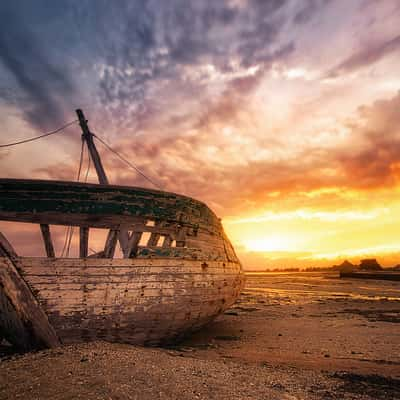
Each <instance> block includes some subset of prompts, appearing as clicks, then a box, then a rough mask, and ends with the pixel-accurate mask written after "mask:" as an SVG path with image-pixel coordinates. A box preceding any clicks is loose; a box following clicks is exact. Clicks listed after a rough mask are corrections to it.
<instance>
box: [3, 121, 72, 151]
mask: <svg viewBox="0 0 400 400" xmlns="http://www.w3.org/2000/svg"><path fill="white" fill-rule="evenodd" d="M76 122H78V120H77V119H75V120H74V121H71V122H68V124H65V125H63V126H62V127H60V128H58V129H56V130H54V131H51V132H47V133H44V134H43V135H39V136H35V137H32V138H29V139H24V140H20V141H19V142H13V143H7V144H0V148H3V147H11V146H16V145H18V144H23V143H28V142H33V141H34V140H38V139H41V138H44V137H46V136H50V135H54V134H55V133H58V132H61V131H63V130H64V129H65V128H67V127H68V126H70V125H72V124H75V123H76Z"/></svg>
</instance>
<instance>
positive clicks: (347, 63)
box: [327, 35, 400, 78]
mask: <svg viewBox="0 0 400 400" xmlns="http://www.w3.org/2000/svg"><path fill="white" fill-rule="evenodd" d="M394 52H400V35H398V36H395V37H394V38H392V39H390V40H387V41H385V42H383V43H377V44H372V45H371V44H368V45H367V46H366V48H365V49H362V50H361V51H358V52H355V53H354V54H352V55H351V56H350V57H348V58H346V59H345V60H343V61H342V62H341V63H339V64H338V65H337V66H335V67H334V68H333V69H332V70H331V71H329V72H328V74H327V77H328V78H334V77H336V76H338V75H341V74H346V73H350V72H353V71H356V70H358V69H361V68H364V67H367V66H370V65H372V64H374V63H376V62H378V61H380V60H381V59H383V58H384V57H385V56H387V55H389V54H391V53H394Z"/></svg>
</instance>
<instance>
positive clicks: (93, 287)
mask: <svg viewBox="0 0 400 400" xmlns="http://www.w3.org/2000/svg"><path fill="white" fill-rule="evenodd" d="M22 265H23V269H22V270H21V271H20V272H21V275H22V277H23V279H24V280H25V281H26V282H27V283H28V285H29V287H30V288H31V289H32V291H33V293H34V294H35V296H36V298H37V299H38V301H39V304H40V306H41V307H42V309H43V310H44V312H45V313H46V315H47V316H48V320H49V322H50V325H51V326H52V327H53V328H54V330H55V332H56V334H57V336H58V337H59V338H60V340H61V342H62V343H73V342H80V341H88V340H100V339H101V340H106V341H116V342H125V343H134V344H158V343H166V342H171V341H174V340H177V339H178V338H180V337H182V336H183V335H185V334H187V333H188V332H191V331H193V330H196V329H198V328H199V327H201V326H202V325H204V324H206V323H207V322H209V321H210V320H211V319H213V318H214V317H215V316H216V315H218V314H219V313H221V312H223V311H224V310H225V309H226V308H228V307H229V306H230V305H232V303H233V302H234V301H235V299H236V298H237V297H238V296H239V294H240V291H241V289H242V287H243V283H244V277H243V274H242V273H241V272H240V266H239V265H238V264H236V263H230V262H219V261H211V262H207V263H206V262H201V261H189V260H162V259H158V260H156V259H154V260H136V259H114V260H108V259H86V260H80V259H57V260H49V259H38V258H25V259H23V260H22Z"/></svg>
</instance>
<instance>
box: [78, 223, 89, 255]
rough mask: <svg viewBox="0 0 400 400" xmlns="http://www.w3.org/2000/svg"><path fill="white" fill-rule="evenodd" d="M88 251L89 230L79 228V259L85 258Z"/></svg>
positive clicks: (83, 227)
mask: <svg viewBox="0 0 400 400" xmlns="http://www.w3.org/2000/svg"><path fill="white" fill-rule="evenodd" d="M88 251H89V228H88V227H87V226H81V227H80V228H79V257H80V258H86V257H87V256H88Z"/></svg>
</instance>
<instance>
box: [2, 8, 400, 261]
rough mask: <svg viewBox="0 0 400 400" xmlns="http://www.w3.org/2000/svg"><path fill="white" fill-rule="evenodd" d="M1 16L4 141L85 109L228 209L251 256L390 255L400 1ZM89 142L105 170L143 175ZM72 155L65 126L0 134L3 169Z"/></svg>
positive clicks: (160, 169)
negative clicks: (58, 131)
mask: <svg viewBox="0 0 400 400" xmlns="http://www.w3.org/2000/svg"><path fill="white" fill-rule="evenodd" d="M0 18H1V24H0V117H1V130H0V144H3V143H8V142H11V141H14V140H19V139H24V138H29V137H31V136H35V135H37V134H40V133H42V132H46V131H49V130H52V129H55V128H57V127H59V126H60V125H62V124H64V123H66V122H69V121H72V120H74V119H75V114H74V110H75V109H76V108H78V107H80V108H82V109H83V110H84V111H85V114H86V116H87V118H88V119H89V125H90V127H91V129H92V130H93V132H95V133H96V134H97V135H99V136H101V137H102V138H103V139H105V140H106V141H107V142H108V143H110V144H112V146H113V147H115V148H116V149H117V150H118V151H120V152H121V153H122V154H124V155H125V156H126V157H127V158H129V159H130V160H131V161H133V162H134V163H135V164H136V165H138V166H139V167H140V168H141V169H142V170H143V171H144V172H145V173H146V174H147V175H148V176H149V177H151V178H152V179H153V180H154V181H156V182H157V183H158V184H159V185H160V186H161V187H163V188H164V189H165V190H168V191H173V192H177V193H182V194H185V195H189V196H192V197H195V198H197V199H200V200H203V201H205V202H206V203H207V204H208V205H209V206H210V207H211V208H212V209H213V210H214V211H215V212H216V213H217V214H218V216H220V217H222V219H223V223H224V227H225V230H226V231H227V233H228V236H229V237H230V239H231V240H232V242H233V244H234V245H235V248H236V250H237V252H238V255H239V257H240V258H241V260H242V262H243V264H244V265H245V267H246V268H267V267H268V268H270V267H291V266H316V265H317V266H323V265H331V264H332V263H333V262H337V261H339V260H343V259H345V258H348V259H349V260H353V261H358V260H359V259H360V258H363V257H366V256H374V257H375V256H376V257H377V258H378V260H379V261H380V262H381V264H383V265H387V266H389V265H394V264H397V263H400V235H399V231H400V229H399V228H400V2H399V1H398V0H379V1H376V0H330V1H329V0H304V1H299V0H297V1H296V0H291V1H290V0H218V1H215V0H213V1H212V0H209V1H208V0H207V1H205V0H204V1H203V0H193V1H189V0H169V1H151V0H149V1H122V0H121V1H115V2H110V1H105V0H104V1H103V0H98V1H94V0H92V1H88V0H80V1H75V2H71V1H50V0H48V1H43V0H41V1H39V0H38V1H28V0H26V1H16V0H14V1H9V2H1V4H0ZM98 147H99V150H100V151H101V154H102V158H103V160H104V164H105V168H106V170H107V172H108V175H109V178H110V181H111V182H112V183H115V184H123V185H135V186H146V187H151V185H150V184H149V182H147V181H145V180H143V179H142V178H141V177H140V176H137V175H135V174H133V173H132V171H130V170H128V169H127V168H126V166H125V165H124V164H122V163H121V162H120V161H119V160H118V159H116V158H115V157H114V156H113V155H112V154H111V153H109V152H105V150H104V148H103V147H102V146H101V145H100V144H99V145H98ZM79 153H80V129H79V127H78V126H77V125H74V126H72V127H70V128H68V129H67V130H66V131H65V132H64V133H62V134H59V135H55V136H51V137H49V138H46V139H44V140H41V141H36V142H34V143H31V144H27V145H21V146H18V147H13V148H7V149H0V168H1V169H0V171H1V173H0V175H1V177H13V178H41V179H62V180H74V179H75V176H76V170H77V167H78V161H79ZM89 181H90V182H96V177H95V174H94V173H93V171H92V173H91V174H90V176H89ZM0 229H1V230H3V231H4V233H5V234H6V235H7V233H8V231H13V230H14V234H13V233H12V232H11V233H10V235H11V236H14V237H17V235H16V233H15V232H16V228H15V227H11V226H10V224H9V223H7V224H5V223H3V224H1V225H0ZM21 229H22V228H21ZM29 237H30V236H29V233H28V232H27V233H26V235H25V236H24V235H22V236H19V239H18V238H17V239H16V240H17V241H18V240H19V241H20V242H21V241H22V240H23V239H24V240H25V241H26V240H28V238H29ZM19 244H20V243H19Z"/></svg>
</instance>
